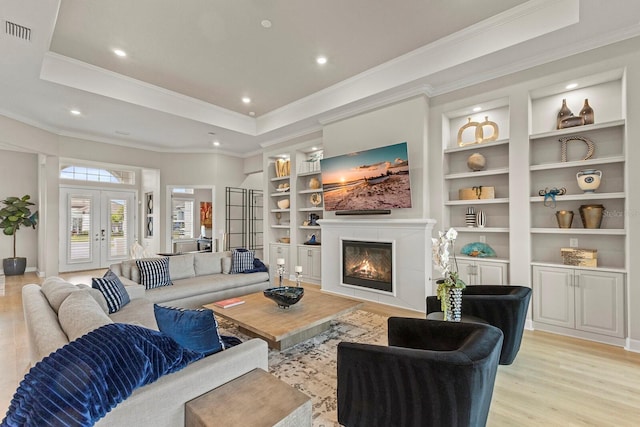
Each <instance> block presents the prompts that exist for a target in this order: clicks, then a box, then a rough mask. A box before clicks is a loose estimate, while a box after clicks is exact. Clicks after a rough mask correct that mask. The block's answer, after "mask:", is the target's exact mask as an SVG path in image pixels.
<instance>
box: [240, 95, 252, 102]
mask: <svg viewBox="0 0 640 427" xmlns="http://www.w3.org/2000/svg"><path fill="white" fill-rule="evenodd" d="M242 102H244V103H245V104H248V103H250V102H251V98H249V97H248V96H243V97H242Z"/></svg>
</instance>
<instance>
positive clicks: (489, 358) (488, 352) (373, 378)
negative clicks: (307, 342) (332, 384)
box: [338, 317, 502, 427]
mask: <svg viewBox="0 0 640 427" xmlns="http://www.w3.org/2000/svg"><path fill="white" fill-rule="evenodd" d="M388 325H389V331H388V333H389V346H388V347H385V346H379V345H369V344H357V343H348V342H342V343H340V344H339V345H338V422H339V423H340V424H342V425H344V426H347V427H376V426H379V427H394V426H397V427H414V426H415V427H418V426H432V427H476V426H477V427H481V426H484V425H486V422H487V417H488V414H489V406H490V404H491V397H492V395H493V386H494V382H495V377H496V371H497V368H498V359H499V357H500V348H501V346H502V332H501V331H500V330H499V329H498V328H495V327H493V326H490V325H484V324H480V323H462V324H461V323H453V322H442V321H438V320H426V319H408V318H393V317H392V318H389V322H388Z"/></svg>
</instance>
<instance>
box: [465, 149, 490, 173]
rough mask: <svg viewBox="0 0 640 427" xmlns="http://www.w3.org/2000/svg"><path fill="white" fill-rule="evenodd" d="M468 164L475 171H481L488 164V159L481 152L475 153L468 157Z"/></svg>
mask: <svg viewBox="0 0 640 427" xmlns="http://www.w3.org/2000/svg"><path fill="white" fill-rule="evenodd" d="M467 166H468V167H469V169H471V170H472V171H474V172H477V171H481V170H483V169H484V168H485V167H486V166H487V159H486V158H485V157H484V156H483V155H482V154H480V153H473V154H472V155H470V156H469V157H468V158H467Z"/></svg>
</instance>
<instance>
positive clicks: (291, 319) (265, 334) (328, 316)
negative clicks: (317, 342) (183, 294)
mask: <svg viewBox="0 0 640 427" xmlns="http://www.w3.org/2000/svg"><path fill="white" fill-rule="evenodd" d="M240 299H242V300H244V301H245V303H244V304H240V305H236V306H235V307H229V308H220V307H216V306H215V305H213V304H207V305H205V307H206V308H210V309H211V310H213V311H214V312H215V313H216V315H217V316H220V317H222V318H224V319H227V320H229V321H230V322H233V323H235V324H236V325H237V326H238V329H239V330H240V332H242V333H244V334H246V335H249V336H251V337H257V338H262V339H263V340H265V341H266V342H267V343H268V344H269V347H271V348H275V349H277V350H284V349H286V348H289V347H291V346H293V345H295V344H298V343H300V342H302V341H305V340H307V339H309V338H311V337H313V336H316V335H318V334H320V333H322V332H324V331H326V330H327V329H329V326H330V324H331V321H332V320H333V319H335V318H337V317H339V316H342V315H343V314H346V313H349V312H350V311H353V310H355V309H357V308H358V307H360V306H361V305H362V304H363V303H362V302H361V301H356V300H353V299H350V298H345V297H341V296H337V295H331V294H326V293H323V292H321V291H319V290H317V289H313V288H305V290H304V297H302V299H301V300H300V301H299V302H298V303H297V304H295V305H292V306H291V307H289V308H286V309H282V308H279V307H278V305H277V304H276V303H275V302H273V301H272V300H270V299H268V298H267V297H265V296H264V294H263V293H262V292H257V293H254V294H249V295H245V296H242V297H240Z"/></svg>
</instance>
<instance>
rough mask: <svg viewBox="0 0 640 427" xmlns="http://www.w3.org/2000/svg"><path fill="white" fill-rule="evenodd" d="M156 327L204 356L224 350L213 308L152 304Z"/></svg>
mask: <svg viewBox="0 0 640 427" xmlns="http://www.w3.org/2000/svg"><path fill="white" fill-rule="evenodd" d="M153 311H154V313H155V316H156V322H157V323H158V328H159V329H160V330H161V331H162V332H164V333H165V334H167V335H169V336H170V337H171V338H173V339H174V340H176V341H177V342H178V344H180V345H181V346H183V347H185V348H188V349H189V350H192V351H197V352H200V353H204V354H205V355H206V356H208V355H210V354H213V353H217V352H219V351H221V350H224V344H223V342H222V339H221V338H220V333H219V332H218V322H217V321H216V317H215V316H214V315H213V310H209V309H208V308H201V309H196V310H189V309H186V308H179V307H165V306H161V305H158V304H154V305H153Z"/></svg>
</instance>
